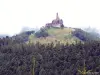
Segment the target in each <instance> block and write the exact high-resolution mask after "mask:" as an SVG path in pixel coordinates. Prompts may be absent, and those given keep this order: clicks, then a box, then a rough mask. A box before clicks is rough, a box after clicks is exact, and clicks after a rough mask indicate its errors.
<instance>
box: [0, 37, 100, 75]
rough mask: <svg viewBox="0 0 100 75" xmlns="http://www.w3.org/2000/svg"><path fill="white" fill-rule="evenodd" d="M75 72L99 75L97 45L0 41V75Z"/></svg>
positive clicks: (99, 49) (66, 74)
mask: <svg viewBox="0 0 100 75" xmlns="http://www.w3.org/2000/svg"><path fill="white" fill-rule="evenodd" d="M84 59H85V60H86V61H85V66H83V60H84ZM79 68H80V69H79ZM78 70H79V71H80V72H81V73H84V74H86V72H87V71H89V70H92V71H93V72H98V73H99V75H100V41H91V42H85V43H84V44H82V42H77V43H76V44H71V45H69V44H67V43H66V44H62V43H60V42H57V43H56V44H54V43H48V44H41V43H39V42H37V43H30V44H25V43H18V42H15V41H14V40H12V39H11V38H9V37H7V38H3V39H0V75H78V74H79V72H78Z"/></svg>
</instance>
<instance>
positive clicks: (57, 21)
mask: <svg viewBox="0 0 100 75" xmlns="http://www.w3.org/2000/svg"><path fill="white" fill-rule="evenodd" d="M61 25H63V20H62V19H60V18H59V15H58V13H56V19H54V20H52V22H51V23H47V24H46V27H61Z"/></svg>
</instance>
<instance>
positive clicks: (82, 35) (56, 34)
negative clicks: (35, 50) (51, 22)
mask: <svg viewBox="0 0 100 75" xmlns="http://www.w3.org/2000/svg"><path fill="white" fill-rule="evenodd" d="M44 31H45V32H46V33H48V36H46V37H36V35H35V34H31V35H30V36H29V42H31V43H33V42H34V43H36V42H37V41H39V42H41V43H50V42H57V41H58V42H59V41H60V42H61V43H69V44H72V43H75V42H76V41H81V42H85V41H90V40H99V37H96V36H93V35H91V34H90V33H87V32H85V31H83V30H81V29H77V28H67V27H65V28H63V29H61V28H56V27H52V28H49V29H44Z"/></svg>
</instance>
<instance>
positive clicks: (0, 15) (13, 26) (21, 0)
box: [0, 0, 100, 35]
mask: <svg viewBox="0 0 100 75" xmlns="http://www.w3.org/2000/svg"><path fill="white" fill-rule="evenodd" d="M57 12H58V13H59V16H60V18H62V19H63V21H64V25H65V26H68V27H78V28H80V27H81V28H85V27H89V26H90V27H93V28H97V29H98V30H99V29H100V0H0V34H9V35H13V34H16V33H19V32H20V31H21V29H22V28H23V27H32V28H39V27H41V26H44V25H45V24H46V23H48V22H51V21H52V20H53V19H55V17H56V13H57Z"/></svg>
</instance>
